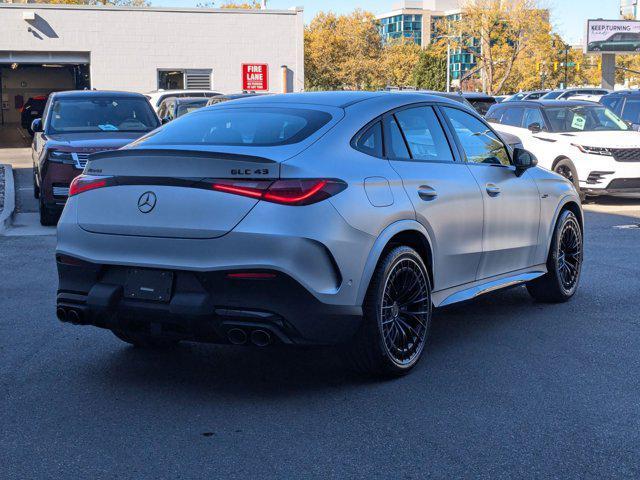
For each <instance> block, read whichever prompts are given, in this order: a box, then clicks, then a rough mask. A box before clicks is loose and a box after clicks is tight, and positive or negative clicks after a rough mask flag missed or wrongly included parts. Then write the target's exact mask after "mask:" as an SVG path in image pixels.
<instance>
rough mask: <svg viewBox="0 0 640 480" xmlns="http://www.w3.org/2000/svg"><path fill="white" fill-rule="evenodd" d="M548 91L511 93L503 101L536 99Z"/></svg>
mask: <svg viewBox="0 0 640 480" xmlns="http://www.w3.org/2000/svg"><path fill="white" fill-rule="evenodd" d="M547 93H549V90H533V91H530V92H518V93H515V94H513V95H511V96H510V97H509V98H507V99H506V100H505V102H520V101H522V100H537V99H539V98H540V97H542V96H543V95H545V94H547Z"/></svg>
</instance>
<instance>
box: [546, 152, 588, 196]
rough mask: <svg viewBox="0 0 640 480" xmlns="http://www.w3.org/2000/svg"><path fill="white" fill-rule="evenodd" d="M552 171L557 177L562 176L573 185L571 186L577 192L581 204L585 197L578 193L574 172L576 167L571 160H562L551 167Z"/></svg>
mask: <svg viewBox="0 0 640 480" xmlns="http://www.w3.org/2000/svg"><path fill="white" fill-rule="evenodd" d="M553 171H554V172H555V173H557V174H558V175H561V176H563V177H564V178H566V179H567V180H569V181H570V182H571V183H573V186H574V187H575V189H576V192H578V195H580V201H581V202H583V201H584V200H585V199H586V195H585V194H584V193H582V192H580V182H579V181H578V172H577V170H576V167H575V166H574V165H573V163H572V162H571V160H569V159H568V158H563V159H562V160H560V161H559V162H558V163H556V166H555V167H553Z"/></svg>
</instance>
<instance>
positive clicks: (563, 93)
mask: <svg viewBox="0 0 640 480" xmlns="http://www.w3.org/2000/svg"><path fill="white" fill-rule="evenodd" d="M610 92H611V90H607V89H606V88H569V89H566V90H551V91H550V92H547V93H545V94H544V95H543V96H541V97H540V100H568V99H569V98H570V97H573V96H574V95H606V94H607V93H610Z"/></svg>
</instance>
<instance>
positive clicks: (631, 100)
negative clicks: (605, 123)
mask: <svg viewBox="0 0 640 480" xmlns="http://www.w3.org/2000/svg"><path fill="white" fill-rule="evenodd" d="M600 103H602V104H603V105H604V106H605V107H607V108H608V109H609V110H611V111H612V112H613V113H615V114H616V115H618V116H619V117H620V118H622V119H623V120H624V121H625V122H627V123H628V124H629V125H631V126H632V127H633V129H634V130H638V129H640V91H639V90H623V91H618V92H613V93H610V94H608V95H605V96H604V97H602V98H601V99H600Z"/></svg>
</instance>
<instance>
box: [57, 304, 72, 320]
mask: <svg viewBox="0 0 640 480" xmlns="http://www.w3.org/2000/svg"><path fill="white" fill-rule="evenodd" d="M56 317H58V320H60V321H61V322H68V321H69V320H68V319H67V311H66V310H65V309H64V308H62V307H58V308H56Z"/></svg>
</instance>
